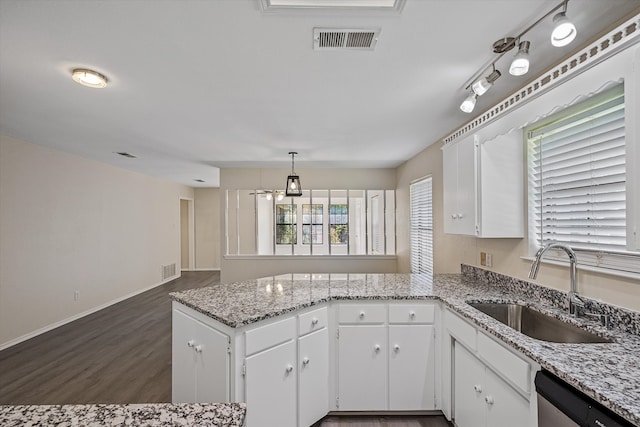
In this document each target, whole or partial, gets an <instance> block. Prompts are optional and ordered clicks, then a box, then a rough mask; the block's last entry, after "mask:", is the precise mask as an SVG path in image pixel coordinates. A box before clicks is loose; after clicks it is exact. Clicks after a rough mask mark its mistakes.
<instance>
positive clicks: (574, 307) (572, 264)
mask: <svg viewBox="0 0 640 427" xmlns="http://www.w3.org/2000/svg"><path fill="white" fill-rule="evenodd" d="M549 249H562V250H563V251H564V252H565V253H566V254H567V256H568V257H569V281H570V291H569V313H570V314H572V315H574V316H578V313H579V312H578V308H580V307H582V308H584V306H585V304H584V301H583V300H582V299H581V298H580V296H578V288H577V283H576V271H577V264H578V258H577V257H576V253H575V252H574V251H573V249H571V248H570V247H569V246H566V245H563V244H560V243H548V244H547V245H545V246H543V247H541V248H540V249H538V252H536V255H535V258H534V260H533V262H532V263H531V268H530V270H529V279H535V278H536V277H537V276H538V270H539V269H540V263H541V261H542V256H543V255H544V254H545V252H547V251H548V250H549Z"/></svg>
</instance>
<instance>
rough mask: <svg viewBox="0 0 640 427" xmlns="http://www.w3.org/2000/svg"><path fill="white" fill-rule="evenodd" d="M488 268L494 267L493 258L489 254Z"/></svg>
mask: <svg viewBox="0 0 640 427" xmlns="http://www.w3.org/2000/svg"><path fill="white" fill-rule="evenodd" d="M487 267H493V256H492V255H491V254H490V253H487Z"/></svg>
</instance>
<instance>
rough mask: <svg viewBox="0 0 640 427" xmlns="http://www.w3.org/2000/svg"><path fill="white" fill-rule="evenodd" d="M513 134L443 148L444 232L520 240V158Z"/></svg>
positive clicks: (467, 140) (519, 142) (517, 138)
mask: <svg viewBox="0 0 640 427" xmlns="http://www.w3.org/2000/svg"><path fill="white" fill-rule="evenodd" d="M522 149H523V143H522V135H521V134H520V132H518V131H514V132H511V133H509V134H506V135H501V136H498V137H496V138H494V139H491V140H487V141H484V142H482V141H479V140H478V137H477V136H475V135H471V136H468V137H467V138H465V139H463V140H461V141H459V142H457V143H454V144H450V145H447V146H445V147H444V148H443V181H444V182H443V186H444V231H445V233H449V234H464V235H471V236H477V237H516V238H521V237H524V200H523V191H524V181H523V180H524V174H523V167H524V156H523V151H522Z"/></svg>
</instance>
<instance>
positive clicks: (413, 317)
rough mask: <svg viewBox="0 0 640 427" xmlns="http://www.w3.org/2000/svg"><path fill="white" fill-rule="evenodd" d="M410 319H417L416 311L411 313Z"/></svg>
mask: <svg viewBox="0 0 640 427" xmlns="http://www.w3.org/2000/svg"><path fill="white" fill-rule="evenodd" d="M409 317H410V318H411V319H415V318H416V312H415V311H411V312H409Z"/></svg>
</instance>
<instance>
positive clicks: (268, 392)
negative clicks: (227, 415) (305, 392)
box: [245, 340, 298, 427]
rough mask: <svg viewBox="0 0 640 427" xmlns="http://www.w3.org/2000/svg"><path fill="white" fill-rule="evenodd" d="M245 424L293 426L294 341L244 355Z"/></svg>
mask: <svg viewBox="0 0 640 427" xmlns="http://www.w3.org/2000/svg"><path fill="white" fill-rule="evenodd" d="M245 364H246V376H245V397H246V401H247V402H246V403H247V416H246V420H245V423H246V427H295V426H296V402H297V396H296V386H297V376H298V372H297V366H296V342H295V340H291V341H289V342H286V343H284V344H280V345H279V346H277V347H273V348H271V349H269V350H265V351H263V352H261V353H257V354H254V355H253V356H250V357H247V358H246V359H245Z"/></svg>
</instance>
